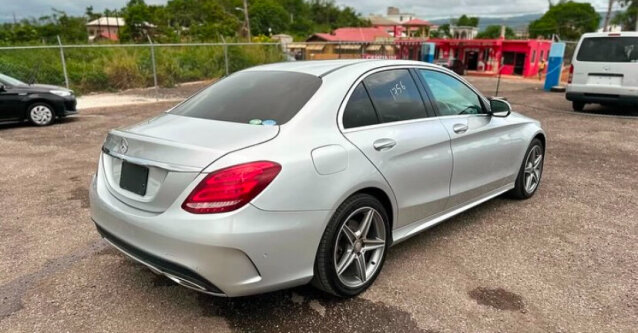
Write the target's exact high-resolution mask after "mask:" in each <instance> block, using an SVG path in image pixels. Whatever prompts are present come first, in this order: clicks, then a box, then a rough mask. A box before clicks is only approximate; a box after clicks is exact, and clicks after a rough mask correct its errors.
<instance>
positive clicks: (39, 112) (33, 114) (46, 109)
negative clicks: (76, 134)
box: [27, 103, 55, 126]
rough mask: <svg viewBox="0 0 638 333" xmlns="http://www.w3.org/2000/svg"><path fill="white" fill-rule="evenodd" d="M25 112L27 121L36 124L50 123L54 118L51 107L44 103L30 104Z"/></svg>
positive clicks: (44, 124) (45, 124)
mask: <svg viewBox="0 0 638 333" xmlns="http://www.w3.org/2000/svg"><path fill="white" fill-rule="evenodd" d="M27 112H28V118H29V121H30V122H31V123H32V124H34V125H36V126H47V125H51V123H53V120H54V119H55V113H54V112H53V108H52V107H51V106H50V105H49V104H46V103H34V104H31V106H29V109H28V111H27Z"/></svg>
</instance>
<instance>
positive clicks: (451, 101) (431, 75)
mask: <svg viewBox="0 0 638 333" xmlns="http://www.w3.org/2000/svg"><path fill="white" fill-rule="evenodd" d="M419 72H420V73H421V75H422V76H423V79H424V81H425V83H426V84H427V86H428V87H429V88H430V91H431V92H432V95H433V96H432V97H434V100H435V101H436V105H437V107H438V109H439V114H440V115H441V116H454V115H462V114H479V113H483V104H481V99H480V98H479V96H478V95H477V94H476V93H475V92H474V91H473V90H472V89H470V88H469V87H468V86H467V85H465V84H464V83H463V82H461V81H459V80H457V79H455V78H453V77H451V76H449V75H447V74H444V73H441V72H436V71H430V70H420V71H419Z"/></svg>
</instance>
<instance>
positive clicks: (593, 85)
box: [566, 32, 638, 111]
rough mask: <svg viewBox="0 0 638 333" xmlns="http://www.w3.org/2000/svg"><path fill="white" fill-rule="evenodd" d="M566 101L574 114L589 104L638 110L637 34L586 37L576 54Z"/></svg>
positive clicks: (597, 34)
mask: <svg viewBox="0 0 638 333" xmlns="http://www.w3.org/2000/svg"><path fill="white" fill-rule="evenodd" d="M566 98H567V100H569V101H571V102H572V107H573V109H574V111H582V110H583V108H584V107H585V104H587V103H598V104H605V105H607V104H609V105H626V106H631V107H638V32H619V33H607V32H603V33H587V34H584V35H583V37H581V39H580V42H578V46H577V47H576V51H575V52H574V59H573V60H572V65H571V68H570V71H569V84H568V85H567V95H566Z"/></svg>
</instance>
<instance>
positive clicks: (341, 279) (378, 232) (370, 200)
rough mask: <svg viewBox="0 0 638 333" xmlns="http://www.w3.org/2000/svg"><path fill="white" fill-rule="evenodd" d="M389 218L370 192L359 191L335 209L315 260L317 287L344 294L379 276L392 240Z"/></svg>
mask: <svg viewBox="0 0 638 333" xmlns="http://www.w3.org/2000/svg"><path fill="white" fill-rule="evenodd" d="M389 230H390V227H389V218H388V214H387V213H386V210H385V208H384V207H383V205H382V204H381V203H380V202H379V200H377V199H376V198H375V197H373V196H371V195H368V194H356V195H354V196H352V197H350V198H349V199H348V200H346V201H345V202H344V203H343V204H341V206H339V208H338V209H337V211H336V212H335V214H334V215H333V216H332V219H331V220H330V223H329V224H328V227H327V228H326V231H325V232H324V235H323V238H322V239H321V243H320V244H319V249H318V251H317V259H316V262H315V277H314V280H313V284H314V286H315V287H317V288H319V289H321V290H323V291H326V292H328V293H330V294H333V295H336V296H340V297H352V296H356V295H358V294H360V293H361V292H363V291H364V290H366V289H367V288H368V287H369V286H370V285H371V284H372V283H373V282H374V280H375V279H376V278H377V276H378V275H379V272H380V271H381V268H382V267H383V263H384V261H385V254H386V252H387V249H388V247H389V244H390V231H389Z"/></svg>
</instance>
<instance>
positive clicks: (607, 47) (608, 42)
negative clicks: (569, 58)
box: [576, 37, 638, 62]
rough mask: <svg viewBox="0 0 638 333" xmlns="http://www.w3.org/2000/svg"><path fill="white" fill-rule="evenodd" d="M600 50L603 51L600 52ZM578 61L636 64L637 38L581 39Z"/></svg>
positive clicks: (637, 58) (637, 56) (637, 55)
mask: <svg viewBox="0 0 638 333" xmlns="http://www.w3.org/2000/svg"><path fill="white" fill-rule="evenodd" d="M601 50H604V52H603V51H601ZM576 60H578V61H592V62H638V37H590V38H585V39H583V42H582V43H581V45H580V50H579V51H578V55H577V56H576Z"/></svg>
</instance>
